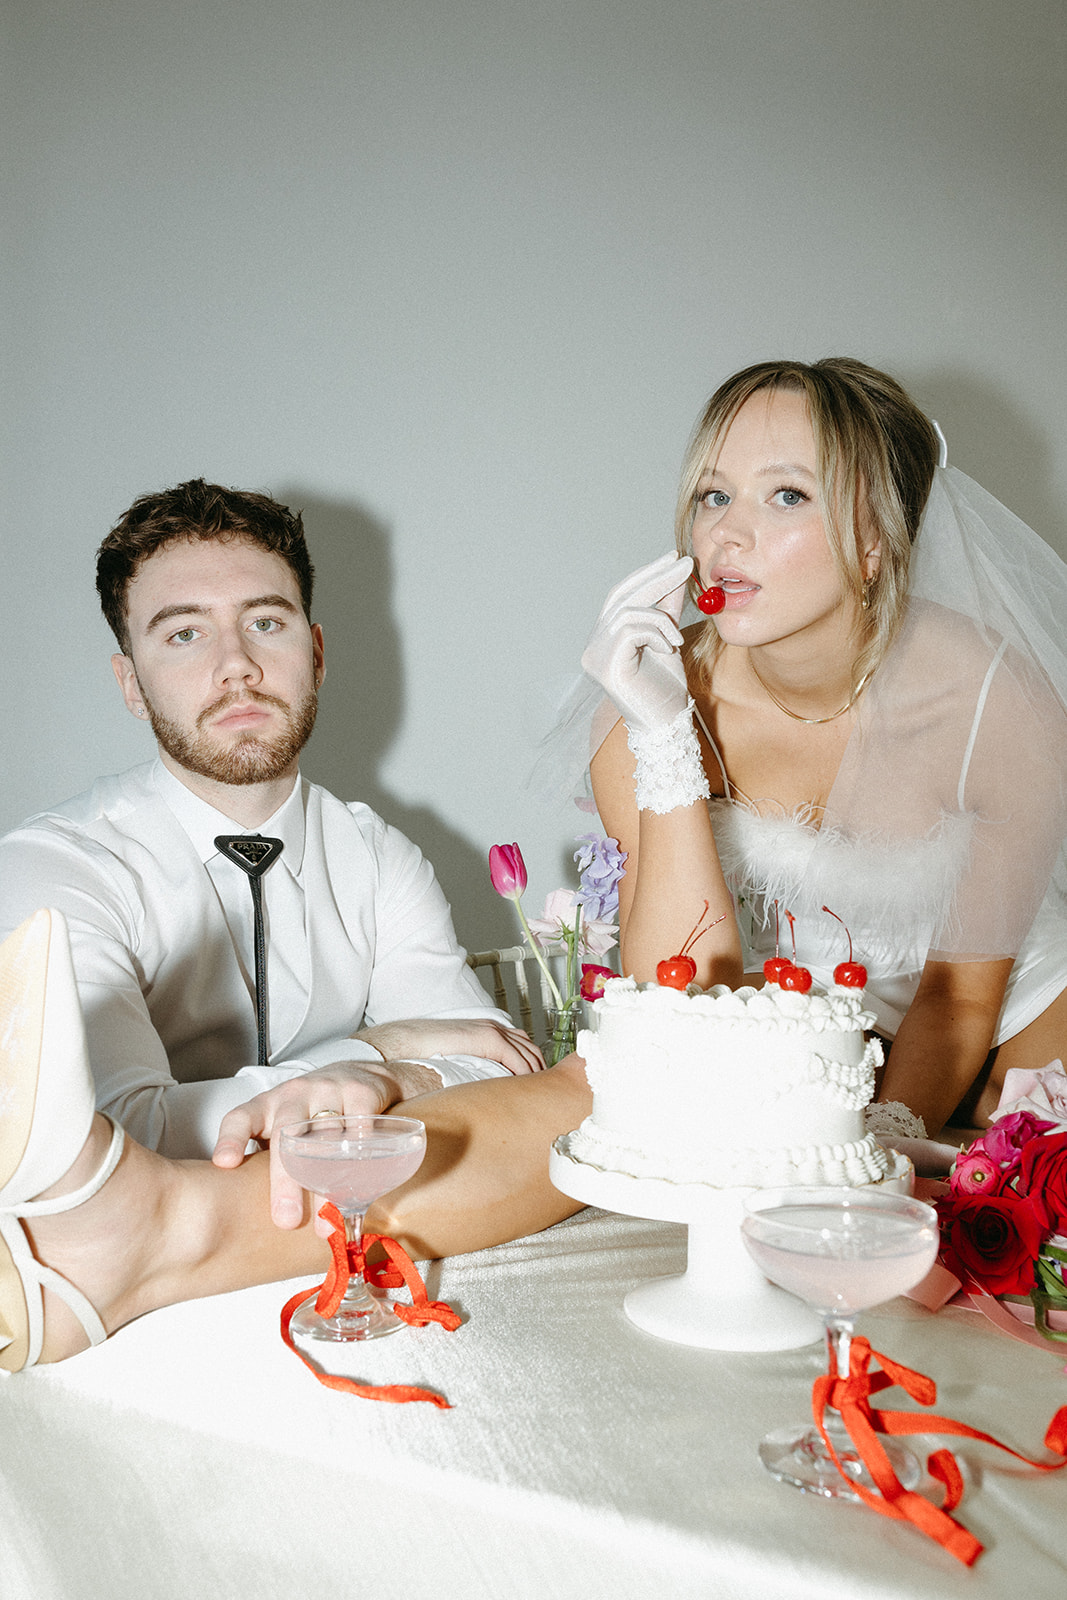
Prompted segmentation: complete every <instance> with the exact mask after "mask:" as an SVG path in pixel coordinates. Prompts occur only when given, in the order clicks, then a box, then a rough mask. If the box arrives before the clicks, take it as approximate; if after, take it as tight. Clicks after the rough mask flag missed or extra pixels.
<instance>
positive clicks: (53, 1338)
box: [26, 1057, 589, 1361]
mask: <svg viewBox="0 0 1067 1600" xmlns="http://www.w3.org/2000/svg"><path fill="white" fill-rule="evenodd" d="M401 1109H402V1110H403V1112H404V1113H405V1114H410V1115H412V1116H418V1117H420V1118H421V1119H422V1120H423V1121H424V1122H425V1124H426V1128H427V1136H428V1137H427V1154H426V1159H425V1161H424V1163H423V1166H422V1168H421V1169H420V1171H419V1172H418V1173H417V1174H416V1176H415V1177H414V1178H412V1179H411V1180H409V1182H408V1183H406V1184H405V1185H403V1187H402V1188H401V1189H398V1190H396V1191H395V1193H394V1194H392V1195H390V1196H388V1197H387V1202H386V1204H385V1205H381V1206H374V1207H372V1208H371V1211H370V1213H369V1215H368V1218H367V1226H368V1229H370V1230H373V1231H374V1232H378V1233H389V1234H392V1235H393V1237H394V1238H398V1239H399V1240H400V1242H401V1243H402V1244H403V1245H404V1246H405V1248H406V1249H408V1250H409V1251H410V1253H411V1254H412V1255H416V1256H422V1257H426V1256H436V1255H451V1254H456V1253H458V1252H462V1251H467V1250H478V1249H482V1248H484V1247H485V1246H487V1245H490V1244H497V1243H499V1242H500V1241H502V1240H504V1239H513V1238H518V1237H520V1236H521V1235H522V1234H525V1233H532V1232H536V1231H539V1230H540V1229H542V1228H545V1227H548V1226H549V1225H550V1224H551V1223H553V1222H558V1221H560V1220H562V1218H564V1217H567V1216H570V1215H572V1214H573V1212H575V1211H577V1210H579V1209H580V1207H579V1205H578V1204H577V1203H576V1202H575V1201H573V1200H569V1199H568V1198H567V1197H566V1196H565V1195H561V1194H559V1193H558V1191H557V1190H555V1189H553V1187H552V1185H551V1184H550V1183H549V1181H548V1151H549V1148H550V1146H551V1143H552V1140H553V1139H554V1138H555V1137H556V1136H557V1135H558V1134H560V1133H564V1132H567V1131H568V1130H569V1129H570V1128H574V1127H577V1125H578V1123H579V1122H580V1121H581V1120H582V1117H584V1116H585V1115H586V1114H587V1112H588V1109H589V1091H588V1089H587V1088H586V1084H585V1074H584V1072H583V1071H582V1066H581V1062H580V1061H579V1060H578V1059H577V1057H569V1058H568V1060H567V1061H564V1062H561V1063H560V1065H559V1066H558V1067H554V1068H553V1069H552V1070H551V1071H549V1072H543V1073H537V1074H532V1075H530V1076H529V1077H522V1078H497V1079H492V1080H489V1081H487V1082H483V1083H472V1084H462V1085H460V1086H458V1087H457V1088H454V1089H448V1090H441V1091H439V1092H438V1093H436V1094H430V1095H424V1096H422V1097H420V1098H419V1099H418V1100H412V1101H407V1102H405V1104H404V1105H403V1107H402V1108H398V1110H401ZM110 1131H111V1130H110V1128H109V1127H108V1124H107V1123H106V1122H105V1121H104V1119H103V1118H102V1117H99V1116H98V1117H96V1118H95V1120H94V1123H93V1128H92V1132H91V1135H90V1137H89V1140H88V1141H87V1142H86V1145H85V1147H84V1148H83V1150H82V1153H81V1155H80V1156H79V1157H78V1159H77V1161H76V1162H75V1163H74V1165H73V1166H72V1167H71V1168H70V1170H69V1172H67V1173H66V1174H65V1175H64V1177H63V1178H62V1180H61V1181H60V1182H59V1183H57V1184H56V1185H55V1186H54V1187H53V1188H51V1189H49V1190H47V1191H45V1193H44V1194H43V1195H41V1196H38V1197H37V1198H39V1199H44V1198H50V1197H52V1196H54V1195H59V1194H64V1193H70V1192H72V1191H73V1190H74V1189H76V1188H78V1187H79V1185H80V1184H81V1183H83V1182H84V1181H85V1180H86V1179H87V1178H89V1177H90V1176H91V1175H92V1173H93V1172H95V1171H96V1170H97V1168H98V1167H99V1165H100V1162H101V1160H102V1157H103V1154H104V1151H105V1150H106V1148H107V1144H108V1140H109V1138H110ZM268 1181H269V1162H268V1158H267V1156H266V1155H257V1156H251V1157H250V1158H249V1159H248V1160H247V1161H245V1162H243V1163H242V1164H241V1166H240V1167H237V1168H235V1169H233V1170H229V1171H227V1170H224V1169H222V1168H219V1167H214V1166H212V1165H211V1163H210V1162H207V1161H169V1160H167V1159H166V1158H164V1157H163V1156H158V1155H156V1154H154V1153H153V1152H152V1151H149V1150H145V1149H144V1148H143V1147H142V1146H140V1145H138V1144H136V1143H135V1142H134V1141H133V1140H130V1139H127V1141H126V1146H125V1149H124V1151H123V1156H122V1159H121V1161H120V1162H119V1165H118V1167H117V1168H116V1170H115V1172H114V1174H113V1175H112V1177H111V1178H110V1179H109V1180H108V1182H107V1183H106V1184H105V1185H104V1187H103V1188H102V1189H101V1190H100V1191H99V1193H98V1194H96V1195H94V1196H93V1198H92V1199H91V1200H88V1201H86V1202H85V1204H84V1205H81V1206H78V1207H77V1208H76V1209H75V1210H73V1211H66V1212H61V1213H60V1214H59V1215H57V1216H52V1217H39V1218H35V1219H34V1220H33V1222H32V1224H30V1223H27V1224H26V1227H27V1232H28V1234H29V1237H30V1242H31V1244H32V1246H33V1249H34V1253H35V1254H36V1255H37V1256H38V1258H39V1259H40V1260H41V1261H43V1262H45V1263H47V1265H49V1266H51V1267H53V1268H55V1269H56V1271H58V1272H60V1273H61V1274H62V1275H63V1276H64V1277H66V1278H69V1279H70V1281H71V1282H72V1283H75V1284H77V1286H78V1288H80V1289H81V1290H82V1292H83V1293H84V1294H86V1295H88V1297H89V1299H90V1300H91V1301H92V1303H93V1304H94V1305H95V1307H96V1309H97V1311H98V1312H99V1314H100V1317H101V1319H102V1320H103V1323H104V1326H105V1327H106V1328H107V1330H108V1332H109V1333H114V1332H115V1331H116V1329H118V1328H120V1327H122V1326H123V1325H124V1324H125V1323H127V1322H130V1321H132V1320H133V1318H135V1317H139V1316H143V1315H144V1313H145V1312H147V1311H152V1310H157V1309H158V1308H159V1307H161V1306H165V1305H172V1304H174V1303H175V1302H177V1301H181V1300H195V1299H199V1298H201V1297H203V1296H205V1295H212V1294H222V1293H224V1292H226V1291H228V1290H231V1289H241V1288H248V1287H249V1286H251V1285H252V1284H258V1283H274V1282H277V1281H280V1280H282V1279H285V1278H291V1277H297V1276H300V1275H302V1274H305V1273H318V1272H322V1271H324V1270H325V1267H326V1264H327V1262H328V1259H329V1253H328V1250H327V1247H326V1245H325V1244H324V1243H323V1241H322V1240H321V1239H319V1238H318V1237H317V1236H316V1234H315V1232H314V1229H313V1225H312V1219H311V1212H310V1205H309V1206H308V1208H307V1213H306V1216H305V1220H304V1222H303V1224H302V1225H301V1227H299V1228H296V1229H282V1228H277V1227H275V1226H274V1224H273V1223H272V1222H271V1220H270V1212H269V1204H268ZM86 1343H87V1340H86V1337H85V1334H84V1333H83V1332H82V1330H81V1327H80V1325H79V1324H78V1322H77V1320H76V1319H75V1318H74V1316H73V1314H72V1313H71V1312H70V1311H69V1309H68V1307H67V1306H66V1305H65V1304H64V1302H62V1301H61V1300H60V1299H58V1298H57V1297H56V1296H55V1295H53V1294H51V1293H49V1292H48V1291H46V1299H45V1343H44V1350H43V1352H42V1360H44V1361H60V1360H63V1359H64V1357H66V1356H69V1355H74V1354H75V1353H76V1352H77V1351H79V1350H82V1349H84V1348H85V1346H86Z"/></svg>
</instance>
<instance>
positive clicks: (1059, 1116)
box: [937, 1062, 1067, 1343]
mask: <svg viewBox="0 0 1067 1600" xmlns="http://www.w3.org/2000/svg"><path fill="white" fill-rule="evenodd" d="M1013 1080H1014V1081H1013ZM1009 1094H1010V1095H1011V1096H1012V1098H1011V1099H1009V1098H1008V1096H1009ZM948 1185H949V1192H948V1194H947V1195H943V1196H942V1197H941V1198H940V1199H939V1200H938V1201H937V1210H938V1215H939V1217H940V1222H941V1250H940V1260H941V1262H942V1264H943V1265H944V1266H945V1267H947V1268H948V1270H949V1271H950V1272H952V1273H953V1274H954V1275H955V1276H956V1277H957V1278H959V1279H960V1281H961V1283H962V1284H963V1285H964V1286H965V1287H968V1288H972V1287H973V1288H977V1289H979V1290H982V1291H984V1292H985V1293H986V1294H990V1295H994V1296H997V1297H1001V1296H1003V1297H1007V1298H1009V1299H1010V1298H1016V1297H1025V1296H1027V1295H1029V1297H1030V1300H1031V1302H1032V1304H1033V1308H1034V1326H1035V1327H1036V1328H1037V1329H1038V1331H1039V1332H1040V1333H1042V1334H1044V1336H1045V1337H1046V1338H1047V1339H1055V1340H1059V1341H1061V1342H1065V1343H1067V1332H1059V1331H1057V1330H1056V1329H1054V1328H1053V1327H1052V1326H1050V1322H1049V1312H1050V1311H1067V1076H1065V1075H1064V1073H1063V1069H1062V1067H1061V1066H1060V1063H1059V1062H1056V1063H1054V1064H1053V1066H1051V1067H1046V1068H1045V1069H1044V1070H1043V1071H1041V1072H1029V1073H1024V1072H1021V1071H1019V1070H1018V1069H1013V1071H1012V1072H1009V1073H1008V1074H1007V1081H1006V1083H1005V1092H1004V1094H1003V1096H1002V1097H1001V1107H1000V1108H999V1109H998V1111H997V1112H996V1113H995V1116H994V1119H993V1121H992V1123H991V1125H990V1127H989V1129H988V1130H987V1132H985V1133H984V1134H982V1135H981V1137H980V1138H978V1139H976V1140H975V1141H974V1143H973V1144H972V1145H971V1146H970V1147H969V1148H968V1149H966V1150H961V1151H960V1153H959V1155H958V1156H957V1157H956V1160H955V1161H954V1163H953V1166H952V1170H951V1172H950V1173H949V1176H948Z"/></svg>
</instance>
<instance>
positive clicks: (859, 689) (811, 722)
mask: <svg viewBox="0 0 1067 1600" xmlns="http://www.w3.org/2000/svg"><path fill="white" fill-rule="evenodd" d="M748 664H749V666H750V667H751V668H752V671H753V673H755V678H756V682H757V683H758V684H759V686H760V688H761V689H763V690H764V691H765V693H767V694H769V695H770V697H771V699H772V700H773V701H774V703H775V705H776V706H777V707H778V709H779V711H784V712H785V714H786V716H787V717H792V719H793V721H794V722H805V723H807V725H808V727H809V728H817V727H819V726H821V724H822V723H824V722H836V721H837V719H838V717H843V716H844V714H845V712H846V711H851V710H852V707H853V706H854V705H855V703H856V701H857V700H858V699H859V697H860V695H861V694H862V693H863V690H864V687H865V686H866V683H867V680H868V679H869V678H870V676H871V673H870V672H865V673H864V674H863V677H862V678H861V679H860V681H859V683H857V685H856V687H855V688H854V689H853V691H852V693H851V695H850V696H849V698H848V700H847V701H846V703H845V704H844V705H843V706H842V707H841V710H840V711H835V712H833V714H832V715H831V716H829V717H802V716H801V715H800V713H799V712H797V711H790V709H789V707H788V706H784V705H783V704H782V702H781V701H780V700H779V698H778V696H777V695H776V694H775V692H774V690H773V689H768V688H767V685H766V684H765V683H764V681H763V679H762V678H761V677H760V675H759V673H758V672H757V671H756V663H755V662H754V661H753V659H752V657H751V656H749V658H748ZM873 671H874V668H873V667H872V668H871V672H873Z"/></svg>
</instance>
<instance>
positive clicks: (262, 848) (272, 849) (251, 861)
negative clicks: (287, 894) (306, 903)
mask: <svg viewBox="0 0 1067 1600" xmlns="http://www.w3.org/2000/svg"><path fill="white" fill-rule="evenodd" d="M215 848H216V850H218V851H220V852H221V853H222V855H224V856H225V857H226V859H227V860H228V861H232V862H233V864H234V866H235V867H240V869H241V871H242V872H243V873H245V874H246V876H247V878H248V887H249V888H250V889H251V891H252V916H253V927H254V933H253V941H254V948H255V957H256V1037H257V1041H258V1044H259V1062H258V1065H259V1066H261V1067H265V1066H267V1065H268V1064H269V1063H268V1061H267V942H266V940H265V939H264V937H263V886H262V884H261V883H260V881H259V880H260V878H262V876H263V874H264V873H265V872H266V870H267V868H268V867H272V866H273V865H274V863H275V862H276V861H277V859H278V857H279V856H280V855H281V853H282V841H281V840H280V839H265V838H264V837H263V835H262V834H261V833H220V834H219V836H218V838H217V839H216V840H215Z"/></svg>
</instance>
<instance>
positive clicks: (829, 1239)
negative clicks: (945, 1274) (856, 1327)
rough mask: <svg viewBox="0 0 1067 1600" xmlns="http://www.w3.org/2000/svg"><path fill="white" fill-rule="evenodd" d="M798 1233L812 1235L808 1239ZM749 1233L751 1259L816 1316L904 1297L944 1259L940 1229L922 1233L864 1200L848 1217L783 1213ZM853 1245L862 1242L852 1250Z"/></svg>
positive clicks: (792, 1208) (809, 1208)
mask: <svg viewBox="0 0 1067 1600" xmlns="http://www.w3.org/2000/svg"><path fill="white" fill-rule="evenodd" d="M779 1224H780V1229H779V1227H778V1225H779ZM798 1227H802V1228H804V1229H805V1233H804V1236H803V1237H802V1238H801V1237H798V1235H797V1232H796V1230H797V1228H798ZM742 1231H743V1232H744V1233H745V1236H746V1237H745V1245H746V1248H747V1249H748V1252H749V1254H750V1255H751V1256H752V1257H753V1259H754V1260H755V1261H756V1263H757V1264H758V1265H759V1266H760V1267H761V1268H762V1270H763V1271H764V1272H765V1273H766V1274H767V1277H768V1278H770V1280H771V1282H772V1283H777V1284H780V1285H781V1287H782V1288H783V1289H788V1290H789V1292H790V1293H791V1294H795V1295H796V1296H797V1297H798V1298H799V1299H801V1300H806V1301H807V1303H808V1305H810V1306H814V1307H815V1308H816V1310H817V1311H822V1312H837V1313H838V1314H840V1315H844V1316H849V1315H850V1314H851V1313H852V1312H854V1311H862V1310H864V1309H865V1308H866V1307H868V1306H877V1305H881V1304H882V1302H883V1301H885V1300H892V1299H893V1297H894V1296H895V1295H898V1294H903V1293H904V1292H905V1290H907V1289H910V1288H912V1286H913V1285H914V1284H916V1283H918V1281H919V1279H920V1278H922V1277H923V1276H924V1275H925V1274H926V1272H927V1271H928V1270H929V1268H930V1267H931V1266H932V1265H933V1261H934V1257H935V1256H936V1254H937V1230H936V1228H933V1227H926V1228H918V1229H917V1228H916V1227H915V1225H914V1223H912V1222H909V1221H906V1220H903V1219H900V1218H898V1217H894V1216H892V1215H888V1216H887V1215H884V1214H882V1213H880V1212H877V1211H875V1210H874V1209H873V1208H868V1207H865V1206H864V1205H863V1202H862V1201H858V1202H857V1203H855V1204H853V1205H852V1206H850V1207H849V1210H848V1212H847V1213H845V1214H843V1213H842V1211H841V1210H840V1208H835V1207H832V1206H821V1207H820V1206H819V1205H787V1206H781V1207H779V1208H777V1209H776V1210H775V1211H774V1212H773V1213H768V1214H765V1215H764V1217H763V1218H761V1219H760V1226H759V1230H758V1231H757V1230H755V1229H754V1228H751V1227H750V1226H748V1225H743V1226H742ZM820 1235H821V1237H820ZM853 1239H856V1240H857V1241H860V1242H858V1244H857V1245H853V1243H852V1240H853ZM861 1252H862V1253H861Z"/></svg>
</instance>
